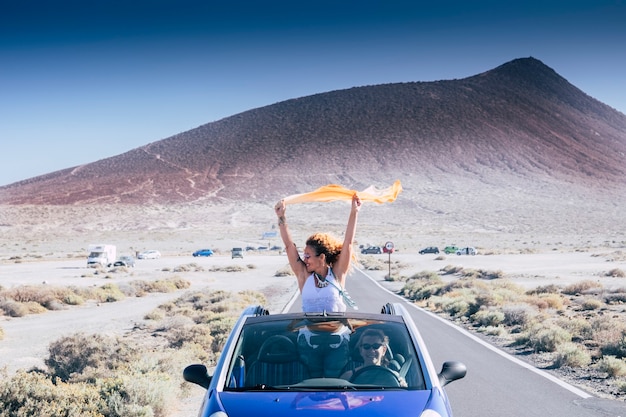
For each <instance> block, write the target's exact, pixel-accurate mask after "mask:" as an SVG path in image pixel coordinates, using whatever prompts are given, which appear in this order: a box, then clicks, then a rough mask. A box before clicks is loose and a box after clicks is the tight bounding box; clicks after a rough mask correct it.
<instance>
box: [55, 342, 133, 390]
mask: <svg viewBox="0 0 626 417" xmlns="http://www.w3.org/2000/svg"><path fill="white" fill-rule="evenodd" d="M48 350H49V357H48V359H46V360H45V363H46V365H47V366H48V368H49V369H50V371H51V372H52V375H53V376H56V377H58V378H60V379H61V380H62V381H68V380H69V379H70V378H71V377H72V376H73V375H75V374H80V373H81V372H83V371H84V370H85V369H86V368H95V369H98V368H102V369H115V368H117V367H119V366H120V365H122V364H125V363H127V362H130V361H131V360H133V359H136V349H134V348H132V347H131V346H130V345H128V344H127V343H125V342H124V341H123V340H120V339H119V338H115V337H110V336H103V335H100V334H93V335H86V334H83V333H76V334H74V335H72V336H66V337H62V338H61V339H58V340H56V341H54V342H52V343H51V344H50V347H49V349H48Z"/></svg>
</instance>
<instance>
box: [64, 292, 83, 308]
mask: <svg viewBox="0 0 626 417" xmlns="http://www.w3.org/2000/svg"><path fill="white" fill-rule="evenodd" d="M61 301H63V303H64V304H67V305H71V306H78V305H81V304H83V303H84V302H85V299H84V298H83V297H82V296H80V295H79V294H76V293H75V292H70V293H67V294H65V295H64V296H63V299H62V300H61Z"/></svg>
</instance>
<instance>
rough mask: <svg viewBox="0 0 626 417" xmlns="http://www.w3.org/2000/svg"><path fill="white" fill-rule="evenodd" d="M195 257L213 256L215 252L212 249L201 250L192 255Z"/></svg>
mask: <svg viewBox="0 0 626 417" xmlns="http://www.w3.org/2000/svg"><path fill="white" fill-rule="evenodd" d="M192 255H193V256H213V251H212V250H211V249H199V250H197V251H195V252H194V253H192Z"/></svg>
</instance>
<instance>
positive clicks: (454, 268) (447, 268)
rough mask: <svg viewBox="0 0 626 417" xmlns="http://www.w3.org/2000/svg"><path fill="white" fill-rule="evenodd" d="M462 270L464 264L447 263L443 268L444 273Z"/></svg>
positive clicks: (456, 272)
mask: <svg viewBox="0 0 626 417" xmlns="http://www.w3.org/2000/svg"><path fill="white" fill-rule="evenodd" d="M462 271H463V267H462V266H454V265H446V266H444V267H443V268H441V272H442V273H443V274H444V275H452V274H459V273H461V272H462Z"/></svg>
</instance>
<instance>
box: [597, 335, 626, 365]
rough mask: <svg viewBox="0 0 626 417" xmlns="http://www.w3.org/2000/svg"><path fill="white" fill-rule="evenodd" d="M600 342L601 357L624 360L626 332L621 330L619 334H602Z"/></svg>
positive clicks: (625, 354)
mask: <svg viewBox="0 0 626 417" xmlns="http://www.w3.org/2000/svg"><path fill="white" fill-rule="evenodd" d="M600 341H601V343H602V345H601V346H600V352H601V353H602V354H603V355H609V356H616V357H618V358H626V330H624V329H621V330H620V331H619V333H618V332H616V331H613V332H603V333H602V336H601V338H600Z"/></svg>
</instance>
